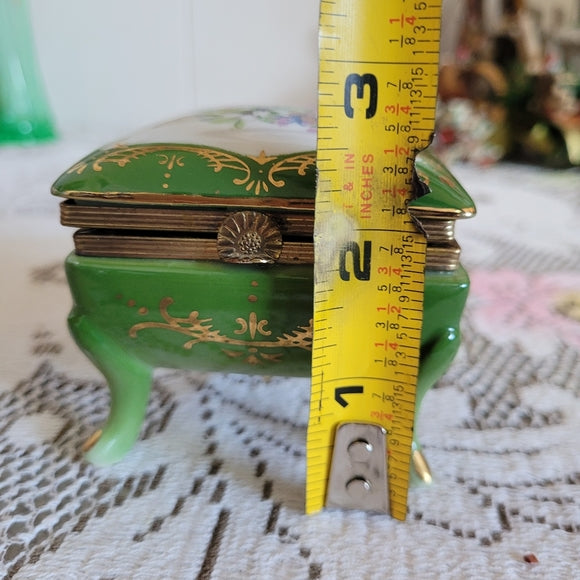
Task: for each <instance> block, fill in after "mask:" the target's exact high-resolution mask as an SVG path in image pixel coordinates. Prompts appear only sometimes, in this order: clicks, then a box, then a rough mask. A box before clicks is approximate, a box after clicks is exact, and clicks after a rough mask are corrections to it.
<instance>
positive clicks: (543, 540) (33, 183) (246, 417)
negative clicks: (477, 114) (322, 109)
mask: <svg viewBox="0 0 580 580" xmlns="http://www.w3.org/2000/svg"><path fill="white" fill-rule="evenodd" d="M95 145H99V143H95V142H92V141H91V140H90V139H87V140H84V141H64V142H57V143H53V144H50V145H45V146H42V147H40V146H39V147H29V148H23V149H19V148H4V149H0V199H1V201H2V203H1V205H0V241H1V243H2V248H3V252H2V254H3V255H2V274H1V280H2V281H1V292H0V300H1V302H0V304H1V307H0V321H1V325H0V340H1V351H0V352H1V353H2V354H1V355H0V538H1V541H0V573H1V574H3V575H4V577H5V578H16V579H19V580H20V579H28V578H30V579H35V580H37V579H43V578H58V579H65V578H71V579H84V578H87V579H88V578H91V579H105V578H106V579H113V578H114V579H132V578H136V579H141V578H143V579H149V578H151V579H157V578H176V579H181V578H199V579H204V580H207V579H210V578H211V579H224V580H225V579H227V580H229V579H234V578H240V579H241V578H256V579H262V578H264V579H269V578H280V579H288V580H295V579H303V580H308V579H309V580H315V579H322V580H330V579H340V580H346V579H351V578H352V579H354V578H356V579H377V580H378V579H387V578H396V579H397V580H402V579H407V578H408V579H410V580H411V579H413V580H416V579H421V580H424V579H444V578H465V579H471V578H482V579H483V578H490V579H491V578H493V579H500V578H501V579H506V578H526V579H530V578H542V579H543V578H553V579H559V578H562V579H569V578H574V577H578V575H579V574H580V572H579V569H580V568H579V565H580V559H579V558H580V557H579V550H580V548H579V547H580V453H579V452H578V434H579V432H580V431H579V429H580V233H579V226H578V224H579V223H580V173H579V171H578V170H570V171H560V172H553V171H547V170H540V169H536V168H530V167H524V166H516V165H498V166H495V167H491V168H487V169H481V168H477V167H473V166H458V167H455V171H456V174H457V175H458V177H459V178H460V180H462V181H463V183H464V185H465V186H466V187H467V189H468V190H469V191H470V192H471V194H472V195H473V197H474V199H475V201H476V203H477V205H478V209H479V215H478V217H477V218H476V219H474V220H470V221H468V222H465V223H462V224H459V226H458V232H459V233H458V238H459V241H460V243H461V244H462V247H463V263H464V264H465V265H466V266H467V267H468V268H469V271H470V273H471V276H472V292H471V295H470V299H469V303H468V307H467V311H466V315H465V317H464V324H463V334H464V340H463V346H462V349H461V352H460V354H459V356H458V357H457V359H456V360H455V362H454V364H453V366H452V367H451V369H450V370H449V372H448V373H447V375H446V376H445V378H444V379H443V380H442V381H441V382H440V384H439V385H438V387H437V388H436V389H434V390H433V391H431V392H430V393H429V394H428V395H427V397H426V399H425V402H424V404H423V410H422V416H421V424H420V425H421V427H420V431H421V440H422V441H423V443H424V447H425V453H426V454H427V456H428V459H429V461H430V464H431V467H432V469H433V472H434V475H435V482H434V483H433V485H431V486H430V487H418V488H412V489H411V491H410V495H409V513H408V517H407V520H406V522H404V523H401V522H398V521H394V520H392V519H390V518H389V517H386V516H380V515H369V514H365V513H360V512H340V511H323V512H321V513H319V514H316V515H313V516H305V515H304V514H303V506H304V479H305V435H306V423H307V419H308V417H307V413H308V404H307V403H308V397H309V382H308V381H307V380H303V379H300V380H298V379H272V380H270V381H264V380H263V379H260V378H252V377H242V376H223V375H208V376H202V375H199V374H195V373H185V372H173V371H159V372H158V373H157V379H156V385H155V388H154V394H153V396H152V399H151V402H150V408H149V412H148V417H147V421H146V424H145V427H144V429H143V433H142V436H141V439H140V441H139V442H138V443H137V444H136V446H135V447H134V449H133V450H132V451H131V452H130V454H129V455H128V456H127V457H126V459H125V460H123V461H122V462H121V463H119V464H117V465H114V466H112V467H103V468H95V467H93V466H91V465H88V464H86V463H84V462H83V460H82V457H81V455H80V453H79V449H80V445H81V444H82V442H83V441H84V440H85V438H86V437H88V435H89V434H90V433H91V432H92V431H93V430H94V429H95V428H96V427H98V426H99V424H100V423H102V422H103V421H104V419H105V417H106V415H107V410H108V391H107V388H106V386H105V384H104V381H103V379H102V377H101V376H100V375H99V374H98V373H97V371H96V370H95V369H94V368H93V367H92V366H91V365H90V364H89V363H88V361H87V360H86V359H85V358H84V356H83V355H82V354H81V352H80V351H79V350H78V349H77V347H76V346H75V345H74V343H73V342H72V340H71V338H70V337H69V335H68V332H67V329H66V316H67V313H68V310H69V308H70V297H69V293H68V288H67V286H66V282H65V279H64V275H63V269H62V262H63V259H64V257H65V255H66V254H67V253H68V252H69V251H70V249H71V248H72V240H71V231H70V230H67V229H66V228H62V227H61V226H59V224H58V211H57V201H56V200H54V199H52V198H51V196H50V195H49V186H50V184H51V181H52V180H53V179H54V178H55V177H56V176H58V174H59V173H60V172H61V171H62V170H64V169H66V168H67V167H68V166H69V165H70V164H72V163H73V162H74V161H76V160H77V159H78V158H79V157H80V156H82V155H83V154H85V153H88V152H89V151H90V150H91V149H92V148H93V147H94V146H95ZM527 554H534V555H535V557H536V558H537V560H538V563H535V564H532V563H526V562H525V561H524V556H526V555H527Z"/></svg>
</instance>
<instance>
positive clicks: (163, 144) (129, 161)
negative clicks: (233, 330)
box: [52, 108, 474, 219]
mask: <svg viewBox="0 0 580 580" xmlns="http://www.w3.org/2000/svg"><path fill="white" fill-rule="evenodd" d="M315 161H316V119H315V117H314V115H311V114H305V113H303V112H298V111H292V110H289V109H281V108H276V109H264V108H260V109H221V110H211V111H206V112H200V113H197V114H195V115H191V116H189V117H184V118H182V119H177V120H174V121H170V122H168V123H164V124H162V125H159V126H156V127H153V128H150V129H148V130H145V131H141V132H139V133H136V134H134V135H132V136H130V137H128V138H127V139H124V140H122V141H120V142H118V143H115V144H112V145H108V146H105V147H103V148H100V149H97V150H96V151H94V152H93V153H91V154H90V155H88V156H87V157H85V158H84V159H82V160H81V161H79V162H78V163H76V164H75V165H73V167H71V168H70V169H69V170H68V171H66V172H65V173H64V174H63V175H61V176H60V177H59V178H58V179H57V181H56V182H55V183H54V185H53V187H52V193H53V194H54V195H57V196H60V197H63V198H67V199H71V200H75V201H77V202H86V203H90V204H103V203H106V204H114V205H117V204H123V205H126V204H129V205H134V206H143V205H147V206H150V205H155V206H162V207H175V206H179V207H184V206H185V207H219V206H232V205H235V206H247V207H263V208H268V207H276V208H280V209H289V210H292V209H294V210H301V211H313V204H314V194H315V188H316V163H315ZM417 171H418V173H419V175H420V177H421V179H422V180H423V181H424V182H425V183H426V184H427V185H428V187H429V190H430V193H428V194H427V195H424V196H422V197H420V198H418V199H416V200H414V201H413V202H412V204H411V206H412V208H413V211H412V213H413V214H416V213H417V212H418V213H419V214H420V213H422V212H423V210H428V212H429V215H430V216H431V217H435V218H436V219H450V218H451V219H457V218H461V217H470V215H472V214H473V213H474V208H473V202H472V200H471V198H470V197H469V195H468V194H467V193H466V192H465V190H464V189H463V188H462V187H461V185H460V184H459V183H458V182H457V181H456V180H455V179H454V178H453V176H452V175H451V174H450V173H449V171H448V170H447V169H446V168H445V167H444V166H443V165H442V164H441V163H439V162H438V161H437V160H436V159H435V158H434V157H432V156H431V155H429V154H425V153H422V154H420V156H419V157H418V159H417Z"/></svg>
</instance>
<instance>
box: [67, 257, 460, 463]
mask: <svg viewBox="0 0 580 580" xmlns="http://www.w3.org/2000/svg"><path fill="white" fill-rule="evenodd" d="M66 271H67V276H68V280H69V284H70V288H71V291H72V295H73V300H74V307H73V310H72V312H71V315H70V318H69V323H70V328H71V331H72V334H73V336H74V337H75V339H76V341H77V342H78V344H79V345H80V346H81V348H82V349H83V350H84V351H85V353H86V354H87V355H88V356H89V358H91V360H92V361H93V362H94V363H95V365H96V366H97V367H98V368H99V369H100V370H101V371H102V372H103V374H104V375H105V377H106V379H107V381H108V383H109V387H110V390H111V395H112V405H111V413H110V416H109V420H108V423H107V425H106V426H105V428H104V431H103V433H102V435H101V437H100V439H99V441H98V442H97V444H96V445H95V446H94V447H93V448H92V449H91V450H90V451H89V453H88V458H89V460H91V461H92V462H94V463H97V464H106V463H111V462H114V461H117V460H119V459H120V458H121V457H123V455H124V454H125V453H126V452H127V451H128V450H129V449H130V448H131V446H132V445H133V443H134V442H135V440H136V439H137V437H138V434H139V431H140V428H141V423H142V420H143V417H144V415H145V410H146V406H147V401H148V398H149V390H150V387H151V378H152V372H153V369H154V368H156V367H171V368H184V369H195V370H200V371H222V372H237V373H255V374H265V375H293V376H309V375H310V361H311V327H310V325H311V318H312V291H313V269H312V268H311V267H309V266H282V265H276V266H273V267H258V266H247V265H228V264H221V263H214V262H202V261H180V260H149V259H118V258H89V257H82V256H77V255H75V254H71V255H70V256H69V257H68V259H67V261H66ZM468 285H469V281H468V277H467V274H466V272H465V270H464V269H463V268H459V269H458V270H456V271H454V272H432V271H428V272H427V273H426V282H425V304H424V324H423V331H422V341H421V343H422V347H421V363H420V372H419V381H418V390H417V407H418V406H419V405H420V403H421V400H422V398H423V396H424V394H425V393H426V392H427V390H428V389H429V388H430V387H431V386H432V385H433V383H434V382H435V381H436V380H437V379H439V377H440V376H441V375H442V374H443V372H444V371H445V370H446V368H447V366H448V365H449V363H450V362H451V360H452V359H453V357H454V356H455V354H456V352H457V348H458V346H459V320H460V317H461V313H462V310H463V306H464V304H465V299H466V296H467V290H468Z"/></svg>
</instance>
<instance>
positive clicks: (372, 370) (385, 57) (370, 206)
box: [306, 0, 441, 519]
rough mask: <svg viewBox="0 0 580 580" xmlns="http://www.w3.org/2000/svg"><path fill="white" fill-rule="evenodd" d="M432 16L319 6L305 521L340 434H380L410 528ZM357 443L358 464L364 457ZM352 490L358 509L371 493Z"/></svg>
mask: <svg viewBox="0 0 580 580" xmlns="http://www.w3.org/2000/svg"><path fill="white" fill-rule="evenodd" d="M440 16H441V3H440V2H414V1H413V0H411V1H406V0H392V1H389V2H385V1H384V0H359V1H358V2H350V1H348V0H336V1H326V0H322V2H321V12H320V58H319V96H318V103H319V104H318V146H317V164H318V172H319V173H318V186H317V194H316V210H315V215H316V218H315V233H314V243H315V287H314V343H313V357H312V392H311V408H310V418H309V425H308V437H307V482H306V511H307V512H308V513H312V512H314V511H317V510H319V509H321V508H322V507H323V506H324V505H325V501H326V496H327V486H328V483H329V474H330V470H331V464H332V463H333V462H334V463H336V462H337V461H338V462H340V461H341V459H340V456H339V458H338V459H337V458H336V454H335V457H334V459H333V458H332V451H333V447H334V444H335V435H336V433H337V427H338V426H339V425H341V424H343V423H344V424H355V427H354V430H353V431H352V433H355V434H356V433H360V432H361V431H360V429H362V432H364V431H365V429H366V425H367V424H368V425H370V426H371V427H377V428H378V429H379V431H380V432H381V433H384V437H385V442H386V456H387V457H385V459H384V463H385V467H386V468H387V469H386V472H387V473H388V495H389V497H388V498H387V499H388V502H387V504H386V505H389V506H390V512H391V514H392V515H393V517H395V518H397V519H404V518H405V515H406V509H407V490H408V485H409V469H410V457H411V444H412V438H413V422H414V416H415V390H416V382H417V373H418V367H419V353H420V340H421V325H422V308H423V291H424V267H425V251H426V241H425V238H424V236H423V235H422V234H421V233H420V232H419V231H418V230H417V228H416V227H415V225H414V223H413V222H412V220H411V219H410V216H409V214H408V212H407V203H408V201H409V200H410V199H411V197H412V195H413V184H414V177H413V176H414V159H415V156H416V154H417V152H418V151H420V150H421V149H424V148H425V147H426V146H427V145H428V144H429V142H430V140H431V136H432V133H433V131H434V124H435V106H436V97H437V78H438V61H439V22H440ZM360 425H362V427H360ZM353 436H354V437H356V440H353V441H352V442H351V443H355V444H357V445H355V448H356V453H357V457H359V458H360V454H361V453H363V454H364V453H365V449H367V447H368V449H370V448H371V447H372V446H370V444H369V445H368V446H367V447H365V445H366V440H364V438H363V439H361V437H360V436H359V435H353ZM372 436H373V437H374V436H375V434H373V435H372ZM344 437H345V435H344V434H343V435H341V441H342V439H344ZM361 442H362V443H364V444H365V445H363V446H362V447H361V445H360V443H361ZM347 447H348V441H347ZM351 447H352V446H351ZM339 455H340V454H339ZM387 458H388V459H387ZM356 461H360V460H359V459H355V465H356ZM361 465H362V463H361ZM332 467H333V468H336V467H337V466H336V465H332ZM347 480H348V477H347ZM347 483H348V484H349V485H350V484H356V485H353V486H352V488H353V489H354V490H355V491H356V496H357V497H358V498H362V499H361V502H360V503H361V506H362V507H363V508H364V507H365V505H366V504H365V500H364V494H365V490H367V491H368V489H370V488H371V487H372V485H371V483H372V482H368V481H366V479H365V478H364V477H363V476H361V475H357V473H353V474H352V479H351V480H349V481H347ZM361 494H362V495H361Z"/></svg>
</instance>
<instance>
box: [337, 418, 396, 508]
mask: <svg viewBox="0 0 580 580" xmlns="http://www.w3.org/2000/svg"><path fill="white" fill-rule="evenodd" d="M326 507H330V508H333V507H334V508H341V509H356V510H365V511H372V512H381V513H386V514H388V513H390V510H389V490H388V483H387V432H386V430H385V429H384V428H383V427H382V426H381V425H375V424H373V423H342V424H341V425H339V426H338V427H337V429H336V434H335V437H334V450H333V453H332V463H331V466H330V476H329V480H328V491H327V495H326Z"/></svg>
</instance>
